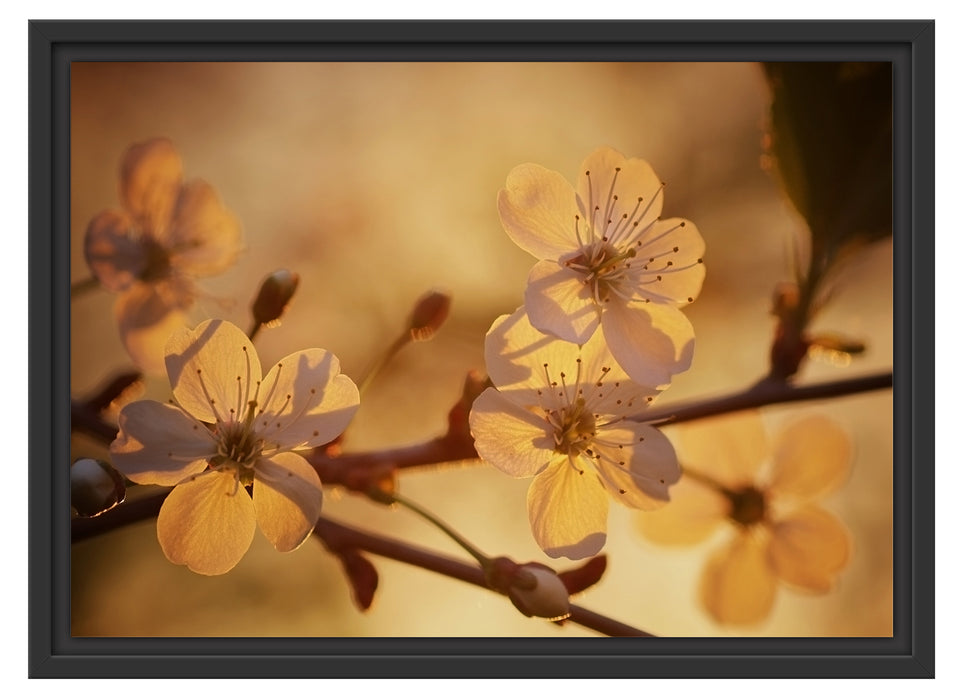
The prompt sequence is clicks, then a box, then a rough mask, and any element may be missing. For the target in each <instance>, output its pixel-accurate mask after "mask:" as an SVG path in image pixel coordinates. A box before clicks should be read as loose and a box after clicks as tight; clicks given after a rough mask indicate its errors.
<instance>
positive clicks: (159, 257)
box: [138, 235, 170, 282]
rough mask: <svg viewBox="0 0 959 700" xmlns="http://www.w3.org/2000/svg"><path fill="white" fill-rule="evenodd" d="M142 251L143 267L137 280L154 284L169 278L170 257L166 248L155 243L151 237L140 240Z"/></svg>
mask: <svg viewBox="0 0 959 700" xmlns="http://www.w3.org/2000/svg"><path fill="white" fill-rule="evenodd" d="M140 245H141V247H142V249H143V267H142V268H141V269H140V273H139V275H138V276H139V278H140V279H141V280H142V281H144V282H155V281H157V280H160V279H163V278H165V277H169V276H170V256H169V254H168V253H167V250H166V248H164V247H163V246H162V245H160V244H159V243H157V242H156V241H155V240H154V239H153V237H152V236H146V235H145V236H143V237H141V238H140Z"/></svg>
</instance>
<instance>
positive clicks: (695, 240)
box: [630, 219, 706, 306]
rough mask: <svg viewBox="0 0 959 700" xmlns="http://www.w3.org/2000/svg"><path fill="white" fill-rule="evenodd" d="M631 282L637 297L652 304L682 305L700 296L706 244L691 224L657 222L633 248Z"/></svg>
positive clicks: (670, 220)
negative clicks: (634, 252) (634, 254)
mask: <svg viewBox="0 0 959 700" xmlns="http://www.w3.org/2000/svg"><path fill="white" fill-rule="evenodd" d="M634 249H635V250H636V257H635V259H634V260H633V262H632V265H631V266H630V270H631V273H630V280H631V281H632V284H633V285H635V287H636V288H637V290H638V291H637V294H638V296H640V297H642V298H643V299H649V300H651V301H652V302H654V303H668V304H675V305H677V306H685V305H686V304H688V303H689V302H691V301H693V300H694V299H695V298H696V297H697V296H699V290H700V289H701V288H702V286H703V279H704V278H705V277H706V266H705V265H704V264H703V262H702V258H703V252H704V250H705V249H706V244H705V243H704V241H703V237H702V236H701V235H700V234H699V229H697V228H696V225H695V224H693V223H692V222H691V221H686V220H684V219H666V220H665V221H657V222H656V223H655V224H653V225H652V226H651V227H650V228H649V230H648V231H646V232H645V233H644V234H643V236H642V237H641V238H640V239H639V243H638V244H637V245H635V246H634Z"/></svg>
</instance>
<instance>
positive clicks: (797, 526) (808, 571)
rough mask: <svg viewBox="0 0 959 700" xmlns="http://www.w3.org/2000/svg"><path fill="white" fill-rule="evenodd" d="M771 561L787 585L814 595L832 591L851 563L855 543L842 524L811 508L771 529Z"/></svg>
mask: <svg viewBox="0 0 959 700" xmlns="http://www.w3.org/2000/svg"><path fill="white" fill-rule="evenodd" d="M771 531H772V538H771V540H770V543H769V561H770V564H771V565H772V567H773V570H774V571H775V572H776V575H777V576H779V578H781V579H782V580H783V581H785V582H786V583H789V584H792V585H793V586H796V587H798V588H801V589H802V590H805V591H809V592H813V593H825V592H827V591H829V590H830V589H831V588H832V585H833V581H834V579H835V577H836V574H837V573H838V572H839V571H840V570H841V569H842V568H843V567H844V566H845V565H846V563H847V562H848V561H849V553H850V550H851V542H850V537H849V533H848V532H847V531H846V528H845V527H844V526H843V524H842V522H840V520H839V519H838V518H837V517H836V516H834V515H832V514H831V513H827V512H826V511H824V510H822V509H821V508H818V507H814V506H807V507H805V508H803V509H802V510H800V511H797V512H795V513H792V514H791V515H790V516H789V517H788V518H785V519H784V520H782V521H780V522H777V523H776V524H775V525H773V526H772V528H771Z"/></svg>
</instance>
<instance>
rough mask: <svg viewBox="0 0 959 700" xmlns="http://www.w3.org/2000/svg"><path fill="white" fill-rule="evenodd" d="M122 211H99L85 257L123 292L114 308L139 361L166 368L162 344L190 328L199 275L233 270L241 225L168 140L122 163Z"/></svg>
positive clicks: (107, 283) (138, 147) (132, 151)
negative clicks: (188, 170) (188, 178)
mask: <svg viewBox="0 0 959 700" xmlns="http://www.w3.org/2000/svg"><path fill="white" fill-rule="evenodd" d="M119 194H120V202H121V204H122V206H123V208H122V209H121V210H107V211H103V212H100V213H99V214H97V215H96V216H95V217H94V218H93V219H92V220H91V221H90V224H89V225H88V227H87V231H86V237H85V239H84V254H85V256H86V260H87V264H88V265H89V266H90V270H91V271H92V272H93V274H94V276H95V277H96V278H97V279H98V280H99V281H100V284H101V285H102V286H103V287H105V288H106V289H108V290H109V291H111V292H116V293H117V294H119V296H118V298H117V300H116V303H115V305H114V313H115V315H116V318H117V323H118V325H119V329H120V337H121V340H122V341H123V345H124V347H125V348H126V350H127V352H128V353H129V354H130V356H131V357H132V358H133V360H134V362H136V363H137V364H138V365H140V366H141V367H142V368H143V369H144V370H145V371H147V372H152V373H162V371H163V347H164V344H165V342H166V339H167V338H168V337H169V336H170V334H171V333H172V332H173V331H175V330H177V329H179V328H182V327H183V326H184V325H185V322H186V317H185V312H186V311H187V310H188V309H189V308H190V307H191V306H192V305H193V303H194V300H195V298H196V297H197V294H198V291H197V288H196V286H195V283H194V282H193V279H194V278H198V277H209V276H212V275H217V274H220V273H222V272H223V271H225V270H226V269H227V268H229V267H230V266H231V265H232V264H233V263H234V261H235V260H236V257H237V255H238V254H239V252H240V250H241V248H242V240H241V232H240V223H239V221H238V220H237V218H236V217H235V216H234V215H233V214H232V213H230V212H229V211H228V210H227V209H226V208H224V206H223V204H222V203H221V202H220V199H219V197H218V196H217V193H216V191H215V190H214V189H213V187H211V186H210V185H209V184H207V183H205V182H202V181H200V180H194V181H192V182H187V183H184V182H183V165H182V163H181V161H180V156H179V155H178V154H177V152H176V151H175V150H174V148H173V144H172V143H171V142H170V141H169V140H167V139H163V138H158V139H152V140H150V141H146V142H143V143H139V144H135V145H133V146H131V147H130V148H129V149H128V150H127V152H126V153H125V155H124V156H123V160H122V162H121V165H120V185H119Z"/></svg>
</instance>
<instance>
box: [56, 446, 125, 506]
mask: <svg viewBox="0 0 959 700" xmlns="http://www.w3.org/2000/svg"><path fill="white" fill-rule="evenodd" d="M125 497H126V486H125V485H124V483H123V477H122V476H121V475H120V473H119V472H117V470H116V469H114V468H113V467H111V466H110V465H109V464H106V463H105V462H101V461H100V460H97V459H78V460H77V461H76V462H74V463H73V465H72V466H71V467H70V504H71V506H73V509H74V510H75V511H76V513H77V515H79V516H80V517H81V518H92V517H94V516H97V515H100V514H101V513H105V512H107V511H108V510H110V509H111V508H113V507H114V506H116V505H118V504H120V503H122V502H123V499H124V498H125Z"/></svg>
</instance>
